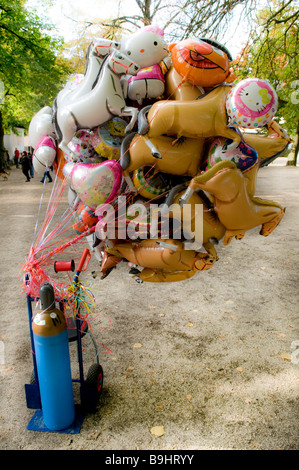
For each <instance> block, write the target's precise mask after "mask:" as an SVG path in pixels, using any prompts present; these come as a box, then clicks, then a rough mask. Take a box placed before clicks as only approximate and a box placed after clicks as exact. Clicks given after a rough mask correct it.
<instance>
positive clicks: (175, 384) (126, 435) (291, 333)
mask: <svg viewBox="0 0 299 470" xmlns="http://www.w3.org/2000/svg"><path fill="white" fill-rule="evenodd" d="M285 161H286V160H284V159H282V160H279V161H276V163H275V164H271V165H270V166H268V167H266V168H262V169H260V171H259V175H258V182H257V189H256V195H257V196H261V197H265V198H269V199H271V200H274V201H276V202H279V203H280V204H282V205H284V206H285V207H286V208H287V210H286V214H285V217H284V219H283V220H282V222H281V223H280V225H279V226H278V227H277V229H276V230H275V231H274V232H273V233H272V234H271V235H270V236H269V237H267V238H265V237H262V236H260V235H259V228H256V229H253V230H251V231H249V232H247V233H246V235H245V237H244V239H243V240H241V241H237V240H233V241H232V243H231V244H230V245H228V246H226V247H225V246H223V244H222V243H220V244H219V245H218V246H217V247H216V248H217V252H218V255H219V261H218V262H217V263H216V264H215V265H214V267H213V268H212V269H211V270H209V271H206V272H201V273H200V272H199V273H198V274H197V275H196V276H194V277H193V278H191V279H189V280H187V281H183V282H179V283H169V284H168V283H161V284H151V283H144V284H138V283H136V281H135V280H134V279H133V278H132V276H131V275H130V274H129V273H128V267H127V265H126V264H125V263H122V264H119V265H118V266H117V269H115V270H113V271H112V272H111V274H110V275H109V276H108V277H107V278H106V279H104V280H101V279H100V278H99V277H97V278H95V279H94V278H93V277H92V275H91V272H92V271H93V270H96V269H98V267H97V263H96V260H95V258H92V260H91V262H90V265H89V267H88V270H87V271H86V272H85V273H84V276H83V277H82V281H83V282H86V283H87V284H88V285H89V286H91V287H92V288H93V289H94V292H95V295H96V298H97V303H96V311H95V312H94V315H93V320H92V332H93V336H94V338H95V340H96V342H97V345H98V349H99V354H100V363H101V365H102V367H103V369H104V389H103V394H102V397H101V400H100V402H99V404H98V407H97V410H96V412H95V413H92V414H87V415H86V416H85V417H84V421H83V423H82V427H81V429H80V432H79V433H78V434H66V433H51V432H40V431H30V430H27V425H28V423H29V421H30V419H31V418H32V416H33V415H34V412H35V411H34V410H32V409H29V408H27V406H26V399H25V392H24V385H25V384H26V383H29V380H30V376H31V371H32V356H31V346H30V335H29V325H28V315H27V305H26V297H25V295H24V294H23V293H22V286H21V281H20V279H19V272H20V269H21V267H22V265H23V263H24V260H25V257H26V256H27V254H28V250H29V247H30V244H31V242H32V239H33V233H34V228H35V221H36V217H37V212H38V207H39V202H40V197H41V193H42V184H41V183H40V178H39V177H35V178H34V179H33V180H31V182H30V183H25V177H24V176H23V174H22V172H21V170H20V169H16V168H15V167H13V168H12V170H11V174H10V176H9V179H8V181H0V213H1V224H0V239H1V257H0V271H1V294H0V295H1V301H0V305H1V326H0V340H1V341H0V346H1V356H0V359H1V361H0V387H1V388H0V449H2V450H19V449H24V450H81V449H85V450H93V449H96V450H137V449H140V450H179V449H180V450H210V449H214V450H215V449H217V450H221V449H225V450H228V449H232V450H235V449H238V450H257V449H267V450H276V449H283V450H297V449H298V372H299V354H298V351H296V343H294V342H298V340H299V332H298V310H299V296H298V294H299V288H298V274H299V269H298V268H299V251H298V246H299V245H298V241H299V236H298V233H299V168H298V167H297V168H295V167H290V166H286V165H285ZM51 188H52V185H51V184H48V183H46V185H45V195H44V199H43V205H42V207H45V204H46V203H47V200H48V197H49V194H50V191H51ZM73 347H75V345H70V348H71V349H72V348H73ZM108 349H109V350H110V351H111V352H109V351H108ZM298 349H299V346H297V350H298ZM92 353H93V351H92V348H87V354H86V358H85V359H84V361H89V360H91V361H93V358H92V357H91V356H92ZM71 354H72V355H73V353H71ZM75 367H77V364H75ZM75 370H76V369H75ZM155 426H162V427H163V428H162V429H163V435H162V436H160V437H158V436H156V435H154V434H152V432H153V428H154V427H155Z"/></svg>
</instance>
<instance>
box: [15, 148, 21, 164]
mask: <svg viewBox="0 0 299 470" xmlns="http://www.w3.org/2000/svg"><path fill="white" fill-rule="evenodd" d="M19 157H20V152H19V150H18V149H17V147H16V148H15V153H14V160H15V165H16V168H19Z"/></svg>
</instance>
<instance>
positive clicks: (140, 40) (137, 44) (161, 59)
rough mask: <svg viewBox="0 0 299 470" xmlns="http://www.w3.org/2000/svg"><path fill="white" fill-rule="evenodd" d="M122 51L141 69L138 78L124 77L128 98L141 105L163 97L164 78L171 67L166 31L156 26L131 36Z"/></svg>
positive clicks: (146, 27) (143, 29) (124, 86)
mask: <svg viewBox="0 0 299 470" xmlns="http://www.w3.org/2000/svg"><path fill="white" fill-rule="evenodd" d="M122 51H123V52H124V54H126V55H127V56H129V57H130V58H131V59H132V60H133V61H134V62H136V63H137V64H138V65H139V66H140V67H141V70H140V71H139V72H138V73H137V75H136V76H128V77H124V80H123V88H124V93H125V97H128V98H129V99H131V100H133V101H137V102H138V103H139V104H142V102H143V100H144V99H145V98H149V99H153V98H158V97H160V96H162V95H163V93H164V89H165V79H164V75H165V73H166V72H167V71H168V69H169V68H170V64H171V58H170V57H168V52H167V44H166V42H165V41H164V32H163V31H162V30H161V29H160V28H158V27H155V26H145V27H144V28H142V29H140V30H138V31H137V32H136V33H134V34H132V35H131V36H129V38H128V39H127V40H126V41H125V43H124V44H123V45H122Z"/></svg>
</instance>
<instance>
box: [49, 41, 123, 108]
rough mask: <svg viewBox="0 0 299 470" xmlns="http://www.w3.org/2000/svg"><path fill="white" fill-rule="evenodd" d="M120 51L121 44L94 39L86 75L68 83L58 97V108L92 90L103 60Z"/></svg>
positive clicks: (88, 55)
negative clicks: (113, 52)
mask: <svg viewBox="0 0 299 470" xmlns="http://www.w3.org/2000/svg"><path fill="white" fill-rule="evenodd" d="M115 49H116V50H118V49H120V42H117V41H111V40H110V39H102V38H99V39H94V40H93V41H92V42H91V43H90V45H89V47H88V49H87V53H86V66H85V72H84V75H83V76H82V77H81V76H79V75H78V74H77V75H78V77H75V78H74V79H71V80H69V81H68V83H67V84H66V86H65V87H64V88H63V89H62V90H61V91H60V92H59V93H58V95H57V97H56V103H55V105H56V106H62V105H66V104H68V103H69V102H70V100H75V99H77V98H78V97H80V96H83V95H84V94H85V93H88V92H90V91H91V90H92V88H93V87H94V85H95V82H96V80H97V77H98V74H99V70H100V67H101V65H102V63H103V60H104V59H105V57H106V56H107V55H108V54H111V52H112V51H113V50H115Z"/></svg>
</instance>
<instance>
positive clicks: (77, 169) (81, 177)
mask: <svg viewBox="0 0 299 470" xmlns="http://www.w3.org/2000/svg"><path fill="white" fill-rule="evenodd" d="M70 178H71V186H72V189H73V190H74V191H76V193H77V195H78V196H79V198H80V199H81V200H82V201H83V202H84V203H85V205H86V206H88V207H90V208H91V209H93V210H95V209H96V208H97V207H98V206H100V205H101V204H104V203H106V204H108V203H109V202H112V201H113V200H114V199H115V198H116V196H117V194H118V192H119V190H120V187H121V184H122V179H123V174H122V168H121V166H120V164H119V163H118V161H116V160H107V161H105V162H103V163H98V164H92V163H79V164H77V165H75V166H74V168H73V170H72V172H71V175H70Z"/></svg>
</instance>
